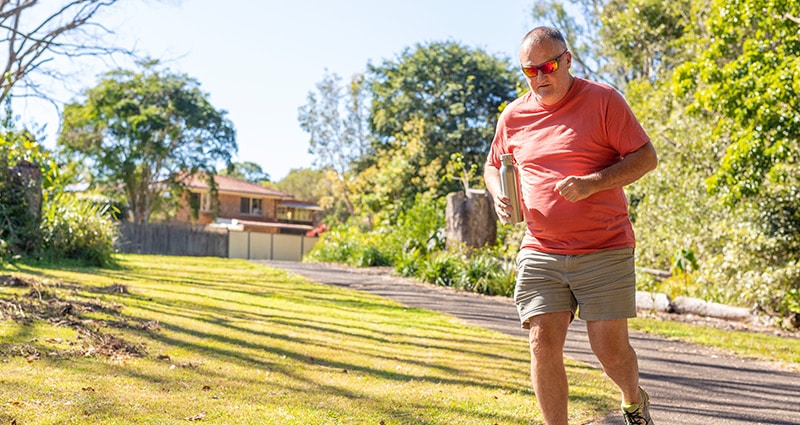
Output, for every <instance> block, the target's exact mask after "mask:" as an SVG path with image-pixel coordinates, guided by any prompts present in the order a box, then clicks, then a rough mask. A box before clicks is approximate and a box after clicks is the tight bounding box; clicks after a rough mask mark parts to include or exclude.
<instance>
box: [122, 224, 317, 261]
mask: <svg viewBox="0 0 800 425" xmlns="http://www.w3.org/2000/svg"><path fill="white" fill-rule="evenodd" d="M119 229H120V233H121V237H120V239H119V240H118V241H117V250H118V251H120V252H125V253H133V254H155V255H188V256H196V257H229V258H244V259H248V260H284V261H302V259H303V256H304V255H306V254H307V253H308V252H309V251H310V250H311V248H313V247H314V245H315V244H316V243H317V240H318V239H319V238H316V237H308V236H303V235H286V234H278V233H260V232H242V231H236V230H224V229H219V230H214V229H208V228H206V227H205V226H189V225H181V224H175V223H169V224H167V223H149V224H134V223H123V224H120V226H119Z"/></svg>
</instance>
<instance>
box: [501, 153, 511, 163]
mask: <svg viewBox="0 0 800 425" xmlns="http://www.w3.org/2000/svg"><path fill="white" fill-rule="evenodd" d="M500 161H501V162H502V163H503V165H514V155H512V154H510V153H505V154H503V155H500Z"/></svg>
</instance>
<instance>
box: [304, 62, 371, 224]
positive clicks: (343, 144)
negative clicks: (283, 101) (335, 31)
mask: <svg viewBox="0 0 800 425" xmlns="http://www.w3.org/2000/svg"><path fill="white" fill-rule="evenodd" d="M366 97H367V92H366V91H365V86H364V77H363V75H354V76H353V78H352V79H351V80H350V84H349V85H347V86H342V85H341V77H339V76H338V75H336V74H335V73H334V74H329V73H328V72H327V70H326V73H325V76H324V77H323V79H322V81H321V82H320V83H318V84H317V91H316V92H313V91H312V92H309V93H308V97H307V101H308V103H306V105H304V106H301V107H300V108H299V109H298V114H297V119H298V121H300V127H301V128H302V129H303V130H304V131H305V132H307V133H308V134H309V135H310V136H311V139H310V140H309V148H308V151H309V153H311V154H313V155H316V160H315V165H317V166H318V167H319V168H320V169H323V168H326V169H330V170H332V171H333V172H334V173H335V175H336V183H337V185H338V186H339V191H340V192H341V194H342V197H343V200H344V202H345V205H346V206H347V211H348V212H349V214H350V215H353V214H354V213H355V211H354V208H353V202H352V200H351V199H350V198H351V190H350V185H351V183H350V182H349V178H350V177H349V176H350V173H349V171H350V170H351V167H352V166H353V165H354V163H355V162H356V161H357V160H358V159H359V158H362V157H363V156H365V155H366V154H367V149H368V146H369V134H368V132H367V105H366V103H367V98H366Z"/></svg>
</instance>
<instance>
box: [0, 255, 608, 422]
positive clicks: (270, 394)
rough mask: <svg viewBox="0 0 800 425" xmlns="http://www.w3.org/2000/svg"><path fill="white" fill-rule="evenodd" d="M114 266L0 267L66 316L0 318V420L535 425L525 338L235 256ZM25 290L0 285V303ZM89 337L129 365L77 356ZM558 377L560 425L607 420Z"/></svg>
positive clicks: (575, 376) (589, 382) (602, 402)
mask: <svg viewBox="0 0 800 425" xmlns="http://www.w3.org/2000/svg"><path fill="white" fill-rule="evenodd" d="M117 260H118V266H117V267H114V268H111V269H93V268H92V269H86V268H80V267H65V266H57V265H33V264H18V265H16V266H11V267H9V268H7V269H6V271H5V272H6V273H13V274H14V275H16V276H22V277H26V278H27V277H32V276H35V277H36V278H37V279H38V281H43V280H44V282H45V283H44V286H43V288H44V293H43V295H42V300H43V302H44V303H47V302H48V297H54V299H58V300H60V301H62V302H63V303H65V304H71V305H72V306H73V307H72V308H71V313H66V314H64V315H62V316H58V315H57V314H53V313H52V312H51V315H50V317H49V320H45V319H44V318H40V319H36V318H32V317H28V318H27V319H28V320H27V321H26V320H19V319H20V318H19V317H16V320H12V318H11V317H10V316H8V315H11V314H12V310H13V309H12V310H5V309H4V310H3V311H5V312H7V313H8V315H7V317H5V319H4V320H0V336H1V337H2V345H0V350H1V351H2V355H0V360H1V361H2V363H0V423H7V422H10V421H11V420H16V421H17V423H20V424H52V423H58V424H72V423H75V424H85V423H98V424H99V423H102V424H136V423H141V424H154V423H159V424H171V423H184V422H186V421H187V420H202V422H204V423H219V424H372V425H378V424H380V423H381V421H383V422H384V423H385V424H387V425H388V424H459V425H469V424H476V425H477V424H480V425H486V424H537V423H541V418H540V414H539V412H538V409H537V408H536V402H535V396H534V394H533V393H532V391H531V390H530V382H529V377H528V371H529V355H528V351H527V343H526V341H525V340H524V339H520V338H514V337H510V336H506V335H503V334H500V333H497V332H493V331H488V330H485V329H481V328H477V327H471V326H466V325H464V324H463V323H462V322H460V321H458V320H456V319H454V318H453V317H451V316H447V315H443V314H439V313H434V312H430V311H426V310H421V309H414V308H408V307H405V306H403V305H400V304H398V303H395V302H393V301H390V300H387V299H384V298H380V297H377V296H373V295H369V294H366V293H362V292H357V291H349V290H345V289H342V288H337V287H333V286H326V285H321V284H315V283H310V282H308V281H306V280H304V279H302V278H299V277H296V276H293V275H290V274H287V273H285V272H283V271H280V270H274V269H271V268H269V267H266V266H261V265H255V264H252V263H249V262H246V261H243V260H230V259H219V258H193V257H157V256H137V255H120V256H118V257H117ZM31 292H32V291H30V288H28V287H22V286H14V287H0V300H6V301H8V302H12V303H17V304H21V303H20V300H23V299H28V300H29V299H30V297H31V296H32V295H31ZM24 297H29V298H24ZM51 299H53V298H51ZM59 306H61V304H60V305H59ZM67 319H69V320H72V321H73V323H72V324H73V326H72V327H70V326H69V323H68V320H67ZM76 323H78V324H79V326H77V325H76ZM76 327H77V328H79V329H81V327H82V329H85V330H86V331H87V332H89V333H91V334H92V335H94V339H91V338H89V337H87V336H85V335H83V334H82V333H81V332H79V331H77V330H75V328H76ZM97 335H101V336H104V337H108V336H113V337H116V338H118V339H120V340H123V341H125V342H126V344H127V345H128V346H130V347H133V348H135V349H136V350H138V353H139V355H138V356H137V355H124V353H121V355H113V354H114V353H113V352H112V355H102V354H99V352H98V351H92V348H93V344H94V345H97V344H98V342H97ZM87 347H89V348H88V349H87ZM568 375H569V377H570V385H571V390H572V392H571V411H570V415H571V418H572V419H571V423H572V422H574V423H582V422H586V421H587V420H588V419H590V418H592V417H597V416H602V415H604V414H606V413H608V412H610V411H612V410H616V409H617V401H616V396H617V394H616V391H615V390H614V388H613V386H612V384H611V383H610V382H609V381H608V380H607V379H606V378H605V377H603V376H602V375H601V373H600V372H599V371H597V370H596V369H593V368H590V367H587V366H585V365H582V364H579V363H574V362H569V363H568Z"/></svg>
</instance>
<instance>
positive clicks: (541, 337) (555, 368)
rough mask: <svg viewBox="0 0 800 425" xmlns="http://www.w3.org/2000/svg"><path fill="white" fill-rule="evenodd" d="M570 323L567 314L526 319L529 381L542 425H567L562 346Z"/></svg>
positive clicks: (550, 314)
mask: <svg viewBox="0 0 800 425" xmlns="http://www.w3.org/2000/svg"><path fill="white" fill-rule="evenodd" d="M571 320H572V313H571V312H569V311H564V312H558V313H545V314H540V315H537V316H533V317H532V318H531V319H530V322H529V323H530V329H531V332H530V345H531V381H532V382H533V390H534V392H535V393H536V399H537V400H538V402H539V408H540V409H541V410H542V416H544V423H545V424H546V425H567V419H568V410H567V399H568V392H569V388H568V384H567V373H566V370H565V368H564V342H565V341H566V338H567V328H569V323H570V321H571Z"/></svg>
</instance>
